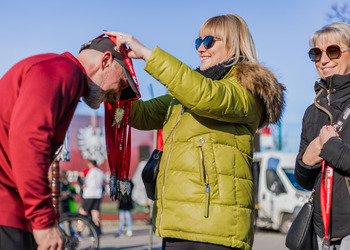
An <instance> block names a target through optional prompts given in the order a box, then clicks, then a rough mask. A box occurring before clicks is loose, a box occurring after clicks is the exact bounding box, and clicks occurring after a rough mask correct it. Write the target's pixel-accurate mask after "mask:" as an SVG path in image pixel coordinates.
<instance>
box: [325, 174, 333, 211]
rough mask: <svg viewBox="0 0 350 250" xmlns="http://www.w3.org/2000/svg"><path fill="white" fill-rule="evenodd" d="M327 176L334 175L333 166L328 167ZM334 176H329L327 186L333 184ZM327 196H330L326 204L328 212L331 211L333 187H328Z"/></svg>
mask: <svg viewBox="0 0 350 250" xmlns="http://www.w3.org/2000/svg"><path fill="white" fill-rule="evenodd" d="M327 176H328V177H332V176H333V168H330V167H328V168H327ZM332 179H333V178H327V187H330V186H331V185H332V183H331V181H332ZM327 197H329V198H328V199H327V205H326V213H329V212H330V209H331V205H330V202H331V198H330V197H331V188H327Z"/></svg>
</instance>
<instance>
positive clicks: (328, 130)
mask: <svg viewBox="0 0 350 250" xmlns="http://www.w3.org/2000/svg"><path fill="white" fill-rule="evenodd" d="M318 136H319V137H320V144H321V145H322V147H323V144H325V143H326V142H327V141H328V140H329V139H330V138H331V137H334V136H338V134H337V132H336V130H335V128H334V127H333V126H327V125H326V126H323V127H322V128H321V130H320V134H319V135H318Z"/></svg>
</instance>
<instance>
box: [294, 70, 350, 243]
mask: <svg viewBox="0 0 350 250" xmlns="http://www.w3.org/2000/svg"><path fill="white" fill-rule="evenodd" d="M315 92H316V97H315V101H314V104H312V105H310V106H309V107H308V108H307V110H306V111H305V114H304V118H303V127H302V134H301V141H300V148H299V154H298V157H297V160H296V168H295V177H296V180H297V182H298V183H299V184H300V185H301V186H302V187H304V188H306V189H309V190H311V189H312V188H313V187H314V185H315V190H316V195H315V212H314V228H315V231H316V233H317V235H318V236H320V237H323V236H324V226H323V222H322V214H321V209H320V183H321V182H320V181H321V173H322V172H321V170H322V168H321V164H317V165H315V166H308V165H306V164H304V163H303V162H302V161H301V158H302V156H303V154H304V151H305V150H306V148H307V146H308V145H309V143H310V142H311V141H312V140H313V139H314V138H316V137H317V136H318V134H319V132H320V129H321V128H322V126H324V125H330V124H334V123H335V122H337V121H338V119H339V117H340V115H341V114H342V111H343V110H344V109H345V108H346V107H347V105H349V104H350V75H334V76H330V77H327V78H326V81H324V80H321V81H319V82H316V84H315ZM339 136H340V138H341V140H340V139H338V138H335V137H333V138H331V139H329V140H328V142H327V143H326V144H325V145H324V146H323V148H322V151H321V154H320V157H322V158H323V159H324V160H326V161H327V162H328V163H329V164H330V165H332V166H333V167H334V180H333V194H332V211H331V222H330V233H331V238H338V237H344V236H346V235H350V195H349V190H350V189H349V182H348V177H349V176H350V119H349V120H348V121H347V123H346V124H345V125H344V126H343V129H342V130H341V131H340V133H339Z"/></svg>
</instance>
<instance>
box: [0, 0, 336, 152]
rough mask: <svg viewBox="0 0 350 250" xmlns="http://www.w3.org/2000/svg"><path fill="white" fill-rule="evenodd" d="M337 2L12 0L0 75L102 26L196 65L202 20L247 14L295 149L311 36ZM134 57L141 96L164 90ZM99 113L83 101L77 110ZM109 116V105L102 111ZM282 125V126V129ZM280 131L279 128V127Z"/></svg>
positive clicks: (3, 17) (0, 14) (309, 98)
mask: <svg viewBox="0 0 350 250" xmlns="http://www.w3.org/2000/svg"><path fill="white" fill-rule="evenodd" d="M334 3H343V1H334V0H293V1H284V0H274V1H272V0H271V1H269V0H263V1H262V0H251V1H249V0H245V1H235V0H210V1H208V0H201V1H199V0H176V1H167V0H162V1H158V0H156V1H152V0H148V1H145V0H139V1H137V0H135V1H133V0H128V1H117V0H94V1H92V0H85V1H82V0H60V1H53V0H51V1H48V0H46V1H44V0H40V1H39V0H31V1H24V0H11V1H1V3H0V23H1V25H0V34H1V38H2V41H1V46H0V76H2V75H3V74H4V73H5V72H6V71H7V70H8V69H9V68H10V67H11V66H12V65H13V64H15V63H16V62H17V61H19V60H21V59H23V58H25V57H28V56H31V55H34V54H39V53H46V52H55V53H62V52H64V51H69V52H71V53H72V54H73V55H77V54H78V51H79V48H80V46H81V45H82V44H83V43H84V42H86V41H89V40H91V39H93V38H95V37H96V36H98V35H100V34H101V33H102V31H103V30H104V29H106V30H115V31H122V32H125V33H129V34H133V35H134V36H135V37H136V38H137V39H138V40H140V41H141V42H142V43H144V44H145V45H146V46H148V47H150V48H154V47H155V46H156V45H157V46H159V47H160V48H162V49H164V50H165V51H167V52H169V53H170V54H172V55H174V56H175V57H177V58H178V59H180V60H181V61H183V62H184V63H186V64H187V65H189V66H190V67H191V68H196V67H198V66H199V64H200V60H199V57H198V54H197V52H196V50H195V48H194V40H195V39H196V38H197V36H198V30H199V28H200V26H201V24H202V23H203V22H204V21H205V20H207V19H208V18H210V17H212V16H216V15H222V14H227V13H234V14H238V15H240V16H241V17H243V18H244V19H245V20H246V22H247V24H248V26H249V28H250V31H251V33H252V36H253V39H254V41H255V44H256V47H257V51H258V57H259V61H260V63H261V64H263V65H264V66H266V67H268V68H269V69H270V70H272V71H273V72H275V74H276V75H277V77H278V78H279V80H280V82H282V83H284V84H285V86H286V87H287V94H286V108H285V112H284V116H283V120H282V136H283V137H282V138H283V150H284V151H289V152H296V151H297V150H298V146H299V138H300V130H301V122H302V117H303V114H304V111H305V109H306V108H307V106H308V105H310V104H311V103H312V102H313V98H314V95H315V94H314V91H313V86H314V82H315V80H316V79H317V77H318V75H317V73H316V70H315V68H314V64H313V63H311V62H310V60H309V58H308V56H307V52H308V50H309V49H310V48H309V37H310V35H311V34H312V33H313V32H314V31H316V30H318V29H320V28H321V27H323V26H324V25H326V24H328V23H329V22H330V21H329V20H328V18H327V13H330V12H331V6H332V5H333V4H334ZM144 65H145V63H144V62H143V61H141V60H137V61H135V60H134V67H135V71H136V76H137V78H138V81H139V84H140V90H141V95H142V99H145V100H146V99H149V98H151V92H150V85H152V86H153V90H154V96H159V95H162V94H164V93H166V89H165V88H164V87H162V85H161V84H160V83H158V82H157V81H156V80H154V79H153V78H152V77H150V76H149V75H148V74H147V73H146V72H145V71H144V70H143V67H144ZM93 112H94V111H93V110H91V109H89V108H87V107H86V106H85V105H84V104H79V106H78V109H77V113H80V114H91V113H93ZM98 113H99V114H103V109H101V108H100V109H99V110H98ZM276 130H277V129H276ZM276 130H275V131H276Z"/></svg>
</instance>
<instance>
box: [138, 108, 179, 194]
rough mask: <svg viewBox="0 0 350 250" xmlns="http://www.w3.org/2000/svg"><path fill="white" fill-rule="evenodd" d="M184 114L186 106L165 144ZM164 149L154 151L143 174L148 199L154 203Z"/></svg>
mask: <svg viewBox="0 0 350 250" xmlns="http://www.w3.org/2000/svg"><path fill="white" fill-rule="evenodd" d="M184 112H185V106H182V111H181V115H180V118H179V120H178V121H177V123H176V124H175V126H174V127H173V129H172V130H171V131H170V133H169V135H168V137H167V138H166V140H165V141H164V144H165V143H166V142H167V141H168V139H169V137H170V135H171V134H172V133H173V132H174V130H175V128H176V127H177V125H178V124H179V122H180V119H181V116H182V115H183V113H184ZM164 144H163V145H164ZM162 149H163V146H162V148H161V149H155V150H153V152H152V155H151V157H150V158H149V159H148V161H147V163H146V165H145V167H144V168H143V170H142V174H141V177H142V181H143V184H144V185H145V189H146V194H147V197H148V198H149V199H151V200H152V201H154V200H155V199H156V194H155V193H156V183H157V176H158V171H159V163H160V160H161V158H162V154H163V151H162Z"/></svg>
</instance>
